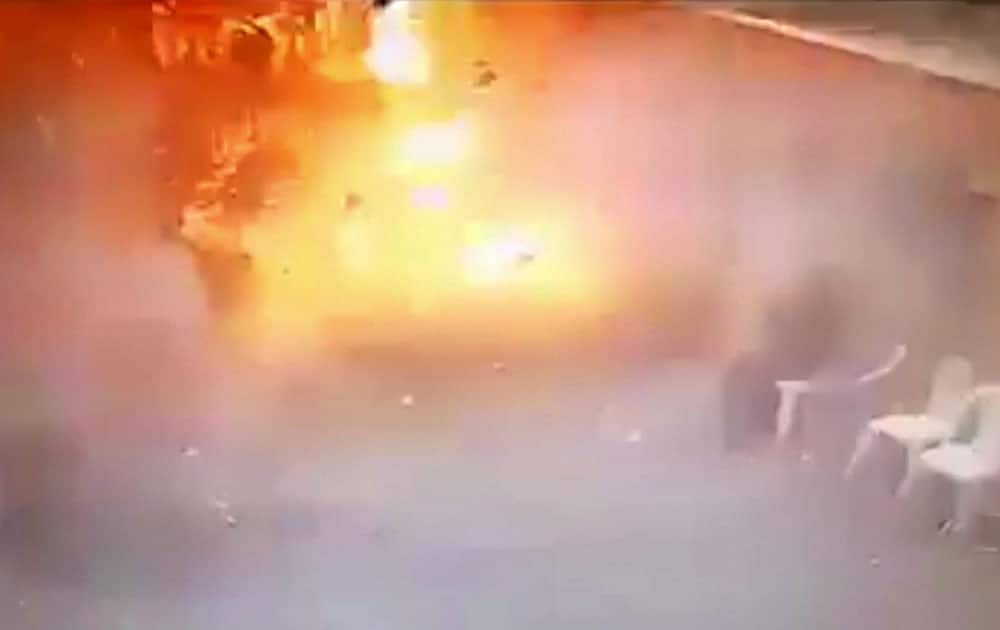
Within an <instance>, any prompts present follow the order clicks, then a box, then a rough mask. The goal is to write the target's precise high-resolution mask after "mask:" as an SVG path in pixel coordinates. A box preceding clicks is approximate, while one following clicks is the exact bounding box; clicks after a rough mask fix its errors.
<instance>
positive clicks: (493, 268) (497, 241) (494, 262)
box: [464, 235, 537, 284]
mask: <svg viewBox="0 0 1000 630" xmlns="http://www.w3.org/2000/svg"><path fill="white" fill-rule="evenodd" d="M536 256H537V246H536V245H535V244H534V243H532V242H531V241H529V240H528V239H526V238H523V237H518V236H514V235H506V236H499V237H496V238H492V239H490V240H488V241H486V242H484V243H480V244H477V245H474V246H472V247H470V248H468V249H467V250H466V251H465V257H464V262H465V271H466V275H467V277H468V278H469V279H470V280H471V281H472V282H473V283H476V284H496V283H498V282H502V281H504V280H505V279H507V278H509V277H510V276H511V274H513V273H515V272H516V271H518V270H519V269H520V268H521V267H522V266H526V265H529V264H531V263H532V262H533V261H534V259H535V257H536Z"/></svg>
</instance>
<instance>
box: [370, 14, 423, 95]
mask: <svg viewBox="0 0 1000 630" xmlns="http://www.w3.org/2000/svg"><path fill="white" fill-rule="evenodd" d="M409 11H410V7H409V3H407V2H403V1H399V2H395V3H393V4H390V5H389V6H388V7H386V8H385V9H384V10H383V11H382V12H381V14H379V15H378V16H376V18H375V20H374V23H373V24H372V45H371V48H369V50H368V51H367V52H366V53H365V55H364V61H365V64H366V65H367V66H368V68H369V69H370V70H371V71H372V73H374V74H375V76H376V77H377V78H378V80H379V81H381V82H383V83H389V84H393V85H423V84H425V83H427V81H428V80H429V79H430V58H429V56H428V54H427V50H426V48H425V47H424V45H423V43H422V42H421V41H420V40H419V39H418V38H417V36H416V35H415V34H414V33H413V30H412V28H411V26H410V17H409Z"/></svg>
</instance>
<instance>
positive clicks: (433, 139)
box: [400, 117, 472, 168]
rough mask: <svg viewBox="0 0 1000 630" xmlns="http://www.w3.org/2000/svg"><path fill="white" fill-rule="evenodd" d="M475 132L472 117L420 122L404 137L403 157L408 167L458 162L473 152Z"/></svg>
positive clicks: (402, 144) (402, 143)
mask: <svg viewBox="0 0 1000 630" xmlns="http://www.w3.org/2000/svg"><path fill="white" fill-rule="evenodd" d="M471 144H472V133H471V129H470V124H469V120H468V118H466V117H457V118H455V119H453V120H449V121H445V122H438V123H429V124H424V125H417V126H416V127H414V128H412V129H411V130H410V131H409V132H408V133H406V134H405V135H404V136H403V140H402V142H401V145H400V157H401V158H402V161H403V166H404V167H408V168H420V167H435V166H444V165H449V164H454V163H456V162H458V161H460V160H461V159H462V158H464V157H465V156H466V155H468V153H469V148H470V146H471Z"/></svg>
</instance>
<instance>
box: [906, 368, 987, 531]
mask: <svg viewBox="0 0 1000 630" xmlns="http://www.w3.org/2000/svg"><path fill="white" fill-rule="evenodd" d="M975 400H976V403H977V405H978V412H979V413H978V426H977V429H976V434H975V436H974V437H973V438H972V440H971V441H970V442H969V443H967V444H963V443H958V442H953V441H949V442H945V443H944V444H941V445H940V446H937V447H935V448H931V449H928V450H926V451H924V452H923V453H922V454H921V455H920V460H919V462H920V463H919V465H918V466H917V469H916V471H915V473H914V475H913V477H912V478H911V480H910V483H915V482H916V481H917V480H918V479H919V478H920V477H922V476H924V475H926V474H938V475H942V476H944V477H947V478H948V479H950V480H951V481H952V482H954V483H955V484H957V486H958V488H957V492H956V502H955V513H954V518H953V520H952V522H953V523H954V528H955V529H959V530H961V529H966V528H967V527H968V526H969V525H970V524H971V523H972V519H973V518H974V517H975V516H976V514H978V513H979V512H980V508H981V507H982V485H983V483H984V482H986V481H989V480H990V479H993V478H996V477H998V475H1000V386H997V385H991V386H983V387H978V388H976V394H975Z"/></svg>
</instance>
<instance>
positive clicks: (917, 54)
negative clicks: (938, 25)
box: [701, 9, 1000, 91]
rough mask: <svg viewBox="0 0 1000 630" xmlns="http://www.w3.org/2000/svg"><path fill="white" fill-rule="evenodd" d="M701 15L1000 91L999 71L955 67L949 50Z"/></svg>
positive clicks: (734, 14)
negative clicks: (866, 39)
mask: <svg viewBox="0 0 1000 630" xmlns="http://www.w3.org/2000/svg"><path fill="white" fill-rule="evenodd" d="M701 13H702V14H703V15H707V16H709V17H712V18H715V19H719V20H723V21H726V22H730V23H732V24H738V25H740V26H746V27H748V28H755V29H758V30H762V31H768V32H771V33H775V34H777V35H781V36H783V37H788V38H791V39H798V40H800V41H804V42H807V43H810V44H816V45H818V46H826V47H828V48H835V49H837V50H842V51H844V52H849V53H852V54H855V55H858V56H861V57H867V58H869V59H874V60H876V61H880V62H882V63H887V64H892V65H897V66H904V67H907V68H911V69H914V70H917V71H919V72H923V73H926V74H929V75H932V76H936V77H940V78H945V79H951V80H954V81H959V82H961V83H966V84H969V85H972V86H976V87H980V88H986V89H989V90H996V91H1000V67H988V66H987V65H986V64H976V63H975V62H968V61H965V62H960V63H958V64H954V63H952V57H953V55H952V53H951V51H950V50H948V49H945V48H939V49H937V53H938V54H932V55H930V56H929V55H928V52H930V51H928V50H914V47H913V45H911V44H909V43H907V42H905V41H904V40H902V38H900V37H898V36H894V35H892V34H885V35H882V36H880V37H877V38H869V39H868V41H864V40H861V41H859V38H857V37H851V36H843V35H837V34H835V33H825V32H822V31H818V30H811V29H808V28H802V27H798V26H795V25H793V24H789V23H787V22H781V21H778V20H772V19H769V18H760V17H755V16H752V15H748V14H746V13H742V12H740V11H736V10H732V9H711V10H706V11H701ZM998 65H1000V64H998Z"/></svg>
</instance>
